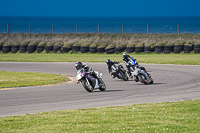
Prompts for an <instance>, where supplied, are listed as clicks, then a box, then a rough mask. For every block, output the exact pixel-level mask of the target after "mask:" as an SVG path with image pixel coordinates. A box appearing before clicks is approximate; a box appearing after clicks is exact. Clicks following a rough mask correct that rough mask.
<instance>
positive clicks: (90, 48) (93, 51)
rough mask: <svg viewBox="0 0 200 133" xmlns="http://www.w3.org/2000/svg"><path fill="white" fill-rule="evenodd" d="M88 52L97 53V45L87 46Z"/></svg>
mask: <svg viewBox="0 0 200 133" xmlns="http://www.w3.org/2000/svg"><path fill="white" fill-rule="evenodd" d="M89 52H90V53H97V52H98V51H97V47H89Z"/></svg>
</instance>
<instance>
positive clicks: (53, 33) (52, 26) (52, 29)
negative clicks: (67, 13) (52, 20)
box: [52, 25, 54, 34]
mask: <svg viewBox="0 0 200 133" xmlns="http://www.w3.org/2000/svg"><path fill="white" fill-rule="evenodd" d="M52 34H54V29H53V25H52Z"/></svg>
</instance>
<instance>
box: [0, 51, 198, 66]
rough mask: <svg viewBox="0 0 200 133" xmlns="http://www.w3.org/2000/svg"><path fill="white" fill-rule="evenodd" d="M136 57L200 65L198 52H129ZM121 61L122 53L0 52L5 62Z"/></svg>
mask: <svg viewBox="0 0 200 133" xmlns="http://www.w3.org/2000/svg"><path fill="white" fill-rule="evenodd" d="M129 55H131V56H133V57H134V58H136V59H137V61H138V62H139V63H152V64H182V65H200V54H194V53H190V54H184V53H181V54H173V53H172V54H155V53H131V54H129ZM108 58H110V59H111V60H115V61H119V62H121V63H122V62H123V61H122V54H98V53H96V54H91V53H86V54H81V53H71V54H70V53H66V54H54V53H49V54H38V53H34V54H29V53H24V54H20V53H17V54H0V61H5V62H76V61H82V62H105V61H106V59H108Z"/></svg>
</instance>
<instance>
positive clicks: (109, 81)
mask: <svg viewBox="0 0 200 133" xmlns="http://www.w3.org/2000/svg"><path fill="white" fill-rule="evenodd" d="M86 64H87V65H89V66H91V67H92V68H93V69H94V70H97V71H99V72H101V73H103V81H104V82H105V84H106V91H104V92H101V91H99V90H95V91H93V92H91V93H89V92H87V91H86V90H84V88H83V87H82V85H81V84H76V83H64V84H58V85H50V86H32V87H19V88H12V89H0V117H5V116H14V115H24V114H32V113H39V112H46V111H56V110H72V109H80V108H98V107H107V106H122V105H132V104H140V103H160V102H174V101H183V100H195V99H200V82H199V81H200V66H198V65H192V66H190V65H167V64H165V65H161V64H140V65H141V66H144V67H145V68H146V70H147V71H148V72H149V73H150V74H151V76H152V78H153V79H154V81H155V82H154V84H152V85H144V84H142V83H140V82H135V81H133V80H132V79H130V80H129V81H123V80H119V79H116V78H115V79H113V78H112V77H111V76H110V74H109V73H108V70H107V68H106V64H105V63H86ZM123 66H124V64H123ZM0 70H1V71H20V72H39V73H54V74H65V75H71V76H76V70H75V67H74V62H0ZM27 78H28V77H27Z"/></svg>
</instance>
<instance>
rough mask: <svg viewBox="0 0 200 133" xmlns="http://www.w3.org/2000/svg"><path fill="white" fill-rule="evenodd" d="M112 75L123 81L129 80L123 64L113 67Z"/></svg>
mask: <svg viewBox="0 0 200 133" xmlns="http://www.w3.org/2000/svg"><path fill="white" fill-rule="evenodd" d="M111 69H112V71H111V72H112V74H113V76H115V77H117V78H118V79H123V80H124V81H127V80H128V76H127V74H126V70H124V68H123V66H122V65H121V64H118V65H115V64H114V65H112V66H111Z"/></svg>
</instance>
